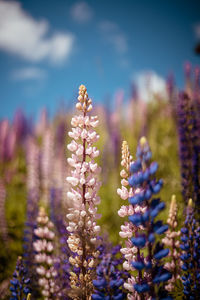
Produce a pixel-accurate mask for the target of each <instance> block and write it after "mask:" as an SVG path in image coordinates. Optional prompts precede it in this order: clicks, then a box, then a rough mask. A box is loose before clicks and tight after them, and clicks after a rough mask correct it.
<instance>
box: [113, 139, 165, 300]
mask: <svg viewBox="0 0 200 300" xmlns="http://www.w3.org/2000/svg"><path fill="white" fill-rule="evenodd" d="M136 155H137V160H136V161H134V162H133V163H131V165H130V172H131V176H130V177H129V178H128V183H129V185H130V186H131V188H130V191H129V203H130V205H129V207H128V208H127V207H125V208H123V209H121V210H120V211H119V215H120V216H126V215H128V216H129V222H128V223H125V226H122V232H120V236H121V237H123V238H126V237H128V242H127V243H126V246H127V247H126V248H122V250H121V252H122V253H123V254H124V255H125V259H126V260H127V262H126V261H125V263H124V267H125V268H126V269H127V270H130V272H131V274H133V273H132V271H136V272H137V274H138V275H137V276H131V278H130V279H129V280H128V283H125V285H124V287H125V288H126V289H128V290H129V291H130V292H131V293H132V294H130V295H128V299H131V300H133V299H142V300H143V299H149V297H150V299H154V298H155V297H159V299H164V298H165V297H166V291H165V290H164V289H162V286H163V282H166V281H168V279H170V277H171V275H170V273H169V272H168V271H167V270H166V269H165V268H164V266H163V264H162V258H164V257H166V256H167V255H168V253H169V249H164V248H163V245H162V244H160V243H155V239H156V235H161V234H163V233H164V232H165V231H166V230H167V229H168V226H167V225H164V224H163V223H162V222H161V221H155V218H156V217H157V215H158V214H159V212H160V211H161V210H163V209H164V207H165V205H164V203H163V202H161V201H160V199H158V198H156V199H152V196H153V194H157V193H159V191H160V189H161V187H162V181H161V180H156V177H155V173H156V171H157V168H158V164H157V163H156V162H152V163H151V156H152V154H151V151H150V148H149V145H148V143H147V140H146V138H145V137H142V138H141V139H140V141H139V145H138V148H137V154H136ZM144 248H147V251H146V252H145V249H144ZM146 253H147V255H146ZM151 297H152V298H151ZM168 299H170V298H168Z"/></svg>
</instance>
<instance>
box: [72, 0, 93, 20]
mask: <svg viewBox="0 0 200 300" xmlns="http://www.w3.org/2000/svg"><path fill="white" fill-rule="evenodd" d="M70 13H71V17H72V18H73V19H74V20H75V21H76V22H79V23H87V22H89V21H90V20H91V19H92V17H93V11H92V9H91V7H90V6H89V5H88V3H86V2H84V1H81V2H77V3H75V4H74V5H73V6H72V7H71V10H70Z"/></svg>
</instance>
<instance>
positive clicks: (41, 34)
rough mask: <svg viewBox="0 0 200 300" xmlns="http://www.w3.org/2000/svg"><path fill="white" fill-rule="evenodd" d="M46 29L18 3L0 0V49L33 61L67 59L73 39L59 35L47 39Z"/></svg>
mask: <svg viewBox="0 0 200 300" xmlns="http://www.w3.org/2000/svg"><path fill="white" fill-rule="evenodd" d="M49 29H50V28H49V24H48V22H47V21H46V20H41V21H37V20H35V19H33V18H32V17H31V16H30V15H28V14H27V13H26V12H25V11H24V10H23V9H22V8H21V5H20V3H18V2H16V1H2V0H0V49H2V50H4V51H6V52H9V53H12V54H15V55H18V56H20V57H22V58H24V59H26V60H28V61H32V62H38V61H41V60H45V59H46V60H48V61H50V62H54V63H59V62H61V61H63V60H64V59H66V58H68V57H69V55H70V53H71V51H72V46H73V41H74V36H73V35H72V34H70V33H60V32H58V33H54V34H52V35H51V36H49ZM47 34H48V37H47Z"/></svg>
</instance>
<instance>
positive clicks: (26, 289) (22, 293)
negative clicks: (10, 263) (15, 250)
mask: <svg viewBox="0 0 200 300" xmlns="http://www.w3.org/2000/svg"><path fill="white" fill-rule="evenodd" d="M10 283H11V286H10V291H11V296H10V300H12V299H15V300H19V299H26V297H27V295H28V294H29V293H30V291H31V290H30V286H29V285H30V279H29V278H28V277H27V269H26V268H25V267H24V263H23V261H22V258H21V257H18V259H17V263H16V269H15V271H14V273H13V279H11V280H10Z"/></svg>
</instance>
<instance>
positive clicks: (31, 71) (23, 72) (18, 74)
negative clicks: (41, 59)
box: [11, 67, 47, 81]
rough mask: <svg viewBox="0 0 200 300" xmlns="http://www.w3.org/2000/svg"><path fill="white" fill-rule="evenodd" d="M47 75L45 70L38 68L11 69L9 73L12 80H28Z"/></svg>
mask: <svg viewBox="0 0 200 300" xmlns="http://www.w3.org/2000/svg"><path fill="white" fill-rule="evenodd" d="M46 76H47V74H46V72H45V71H44V70H42V69H40V68H34V67H29V68H22V69H18V70H15V71H13V73H12V74H11V77H12V79H14V80H19V81H21V80H30V79H44V78H45V77H46Z"/></svg>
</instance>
